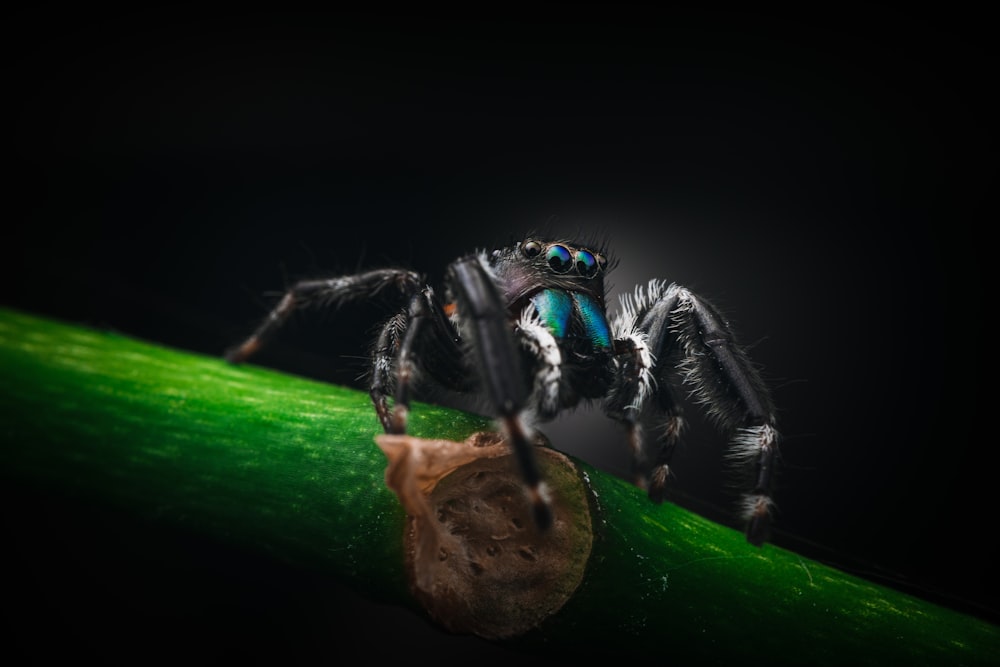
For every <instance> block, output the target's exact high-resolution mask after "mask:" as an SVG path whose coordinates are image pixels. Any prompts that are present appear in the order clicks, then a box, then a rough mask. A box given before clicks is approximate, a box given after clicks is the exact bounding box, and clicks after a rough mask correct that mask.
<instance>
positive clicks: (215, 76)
mask: <svg viewBox="0 0 1000 667" xmlns="http://www.w3.org/2000/svg"><path fill="white" fill-rule="evenodd" d="M977 20H979V19H977V17H974V16H970V17H962V16H944V17H942V16H934V15H930V14H918V15H914V14H912V13H910V14H898V13H894V12H889V11H882V10H869V11H866V12H864V13H857V14H846V13H845V14H839V15H828V16H820V15H815V16H812V15H810V16H806V15H801V16H795V15H786V14H766V13H744V14H727V13H707V12H705V13H684V12H675V13H670V12H660V13H655V14H654V13H650V12H648V11H646V10H639V9H631V10H630V9H619V10H617V11H616V12H615V14H614V15H609V14H608V13H607V12H606V11H605V10H603V9H597V8H590V9H588V8H579V7H577V8H572V9H570V8H568V7H567V8H566V9H565V10H563V11H561V12H559V13H556V12H555V11H551V12H550V13H547V14H541V13H526V14H518V15H515V14H510V15H499V14H498V15H496V16H492V17H488V18H487V17H480V16H472V15H469V16H465V17H462V16H460V15H447V14H439V15H423V14H417V13H413V14H406V13H402V14H393V13H389V12H386V13H378V12H372V13H363V12H340V13H324V14H305V13H304V14H290V13H281V14H252V15H251V14H241V15H233V16H207V15H204V14H198V15H184V14H180V13H175V12H170V11H163V12H160V13H154V12H145V13H142V14H124V15H122V14H117V15H114V16H110V15H109V16H99V15H90V14H88V15H85V16H84V15H79V16H73V15H65V14H63V15H60V16H59V17H48V16H41V15H23V16H21V17H19V18H18V20H17V21H16V22H15V23H14V24H13V25H12V26H11V27H12V29H13V30H14V32H16V33H17V35H16V37H17V39H15V40H14V42H12V43H11V45H10V46H11V47H12V48H11V49H10V51H9V53H8V56H7V58H6V65H7V66H8V70H7V74H6V76H5V84H6V85H5V87H6V88H7V95H6V98H7V102H6V106H7V113H8V121H7V124H6V126H7V135H8V137H9V138H10V139H11V142H12V146H11V150H10V151H9V152H8V164H9V166H12V167H13V170H14V172H15V173H14V175H13V177H10V176H8V185H9V186H12V187H10V192H9V195H8V210H9V211H10V213H9V214H7V215H5V216H4V218H5V219H6V224H5V227H6V231H5V232H4V238H5V241H4V244H3V246H4V251H5V252H4V253H3V254H4V261H3V276H2V278H3V283H2V290H3V292H2V303H3V305H7V306H13V307H16V308H20V309H24V310H27V311H30V312H35V313H40V314H47V315H52V316H56V317H59V318H62V319H66V320H69V321H74V322H80V323H84V324H88V325H93V326H97V327H101V328H107V329H113V330H117V331H120V332H124V333H127V334H131V335H134V336H137V337H140V338H143V339H147V340H151V341H156V342H159V343H164V344H167V345H170V346H175V347H179V348H184V349H189V350H194V351H198V352H203V353H206V354H212V355H216V354H219V353H221V351H222V350H223V349H224V348H225V347H227V346H229V345H231V344H232V343H234V342H235V341H237V340H239V339H240V337H241V336H243V335H245V334H246V333H247V332H248V331H249V330H250V329H251V328H252V327H253V325H254V324H255V323H256V322H257V321H258V318H260V317H261V316H262V315H263V314H264V313H265V312H266V311H267V308H268V307H269V305H270V304H271V303H273V301H272V299H273V295H274V294H275V293H276V292H280V291H281V289H282V288H283V287H284V286H286V285H288V284H289V283H290V282H291V281H293V280H294V279H296V278H299V277H305V276H315V275H327V274H337V273H349V272H353V271H355V270H357V269H358V268H361V267H372V266H383V265H390V264H392V265H404V266H408V267H412V268H415V269H417V270H420V271H422V272H425V273H426V274H427V276H428V279H429V280H430V281H431V282H437V281H438V280H439V279H440V277H441V275H442V274H443V271H444V268H445V266H446V265H447V263H448V261H450V260H451V259H453V258H455V257H457V256H458V255H460V254H462V253H464V252H467V251H469V250H472V249H476V248H482V247H487V248H489V247H492V246H493V245H494V244H502V243H506V242H507V241H509V240H510V239H511V238H519V237H520V236H521V235H523V234H524V233H525V232H527V231H529V230H531V229H535V228H549V229H552V230H554V231H556V232H558V233H562V234H566V235H568V236H577V235H578V234H579V235H581V236H582V237H585V238H589V237H591V236H593V235H595V234H596V235H606V236H607V237H608V238H609V239H610V245H611V248H612V251H613V253H614V254H615V256H617V258H618V259H619V260H620V265H619V267H618V269H616V271H615V272H614V273H613V274H612V277H611V282H612V283H613V286H612V297H613V298H612V301H613V302H615V303H616V302H617V298H616V295H618V294H621V293H623V292H625V291H628V290H631V289H632V287H633V286H634V285H636V284H645V282H646V281H647V280H648V279H650V278H653V277H657V278H664V279H667V280H669V281H676V282H679V283H682V284H685V285H686V286H688V287H690V288H692V289H694V290H695V291H697V292H699V293H700V294H702V295H703V296H706V297H708V298H709V299H711V300H713V301H715V302H716V303H717V304H718V305H720V306H721V307H722V308H723V309H724V310H725V311H726V312H727V314H728V315H729V316H730V317H731V320H732V322H733V324H734V326H735V327H736V328H737V330H738V331H739V332H740V334H741V339H742V341H743V342H744V343H746V344H748V345H750V346H751V353H752V356H753V357H754V360H755V361H756V362H758V363H759V364H760V365H761V366H762V368H763V371H764V374H765V376H766V377H767V378H768V380H769V382H770V383H771V385H772V387H773V389H774V397H775V400H776V402H777V404H778V406H779V409H780V420H781V430H782V433H783V436H784V440H783V449H782V451H783V465H782V474H781V477H780V480H779V490H778V503H779V509H780V511H779V514H778V523H777V526H778V532H777V534H776V536H775V541H776V542H777V543H779V544H783V545H786V546H789V547H790V548H793V549H796V550H798V551H800V552H801V553H803V554H806V555H811V556H814V557H817V558H819V559H821V560H824V561H827V562H832V563H834V564H837V565H839V566H841V567H844V568H845V569H848V570H850V571H854V572H858V573H861V574H863V575H865V576H870V577H873V578H875V579H876V580H878V581H881V582H883V583H894V584H897V585H900V586H902V587H904V589H906V590H909V591H912V592H918V593H919V594H921V595H924V596H926V597H929V598H931V599H934V600H936V601H941V602H944V603H946V604H950V605H953V606H956V607H958V608H961V609H963V610H966V611H971V612H973V613H976V614H980V615H983V616H985V617H988V618H991V619H993V620H994V621H995V620H996V619H997V618H998V613H997V603H996V598H995V597H993V595H992V592H991V587H992V586H993V585H995V583H996V582H995V579H996V576H995V574H994V572H993V571H992V570H991V569H989V568H988V567H987V565H988V561H989V560H990V558H991V556H992V554H991V553H990V550H989V547H988V546H987V543H988V542H989V541H990V539H991V538H992V535H991V531H992V529H993V525H994V522H993V521H992V520H991V519H992V517H993V515H994V511H993V495H992V494H991V493H990V486H989V481H988V475H987V469H988V468H989V467H990V466H991V465H992V464H991V462H990V461H991V457H992V456H993V450H994V447H993V445H994V443H993V442H992V439H989V438H988V437H987V436H984V435H983V434H982V431H981V429H980V423H981V421H983V420H982V419H981V417H980V410H981V409H984V408H985V407H986V406H985V402H984V401H983V399H982V396H981V393H980V392H981V390H980V382H981V377H982V375H983V371H982V370H981V365H982V364H984V363H985V360H986V359H987V358H988V356H989V354H988V350H989V349H990V347H991V346H990V343H989V341H988V340H987V339H985V337H984V334H985V327H984V326H983V324H982V316H983V310H984V304H983V301H982V298H983V292H984V290H983V287H982V278H981V264H982V262H983V260H984V254H985V252H984V246H985V244H986V243H987V242H988V241H987V240H986V239H985V237H984V236H983V232H982V231H981V230H982V229H983V223H984V222H985V223H986V224H989V223H988V221H987V220H985V219H984V217H983V215H982V214H981V212H980V210H979V198H980V196H981V195H982V193H983V192H984V191H985V188H986V186H987V182H988V181H987V171H986V170H985V169H984V168H983V167H984V165H985V161H986V155H987V153H988V145H989V141H988V137H987V135H986V118H985V112H984V110H983V107H982V105H981V104H980V99H979V93H978V92H977V90H978V89H979V88H978V87H979V86H983V85H985V84H986V81H985V80H983V79H980V71H981V68H982V64H983V60H984V59H985V53H986V46H985V43H984V42H981V41H978V40H977V38H976V36H975V33H974V31H973V30H971V29H970V28H971V27H974V26H975V24H976V22H977ZM14 26H16V27H14ZM269 295H270V296H269ZM378 315H379V313H378V312H377V311H375V310H374V309H369V308H365V307H358V308H356V309H354V310H351V312H342V313H341V315H340V316H339V317H332V316H329V315H326V316H323V315H318V314H317V315H315V316H313V317H309V316H303V317H300V318H297V320H296V325H295V326H293V327H291V328H290V329H289V330H288V331H287V332H285V333H284V335H283V336H282V338H281V340H279V341H277V343H276V344H275V346H274V347H273V348H271V349H269V350H268V351H267V352H266V353H265V354H263V355H261V357H260V358H259V359H258V361H259V362H260V363H263V364H268V365H273V366H276V367H280V368H284V369H286V370H289V371H291V372H296V373H301V374H305V375H310V376H313V377H318V378H321V379H325V380H329V381H332V382H337V383H343V384H358V382H357V377H358V376H359V374H360V373H361V372H362V371H363V370H364V360H363V359H362V358H361V357H362V355H363V354H364V353H365V350H366V345H367V341H368V337H369V336H370V335H371V333H372V330H373V328H374V327H375V326H376V325H377V323H378V317H377V316H378ZM358 386H360V385H358ZM691 417H692V419H691V421H692V422H693V424H692V428H691V430H690V431H689V432H688V437H687V440H686V442H687V445H686V446H685V448H684V449H683V450H682V451H681V452H680V453H679V455H678V458H677V460H676V470H677V474H678V481H677V483H678V488H679V490H680V491H681V492H682V493H684V494H686V496H688V497H689V498H690V500H689V501H688V502H690V503H692V505H694V506H696V507H699V508H700V509H702V510H703V511H705V512H707V513H709V514H710V515H713V516H716V517H718V518H720V520H726V518H727V517H728V514H727V511H728V510H727V507H728V503H730V500H731V499H730V498H729V497H728V496H727V495H726V493H725V492H724V486H725V477H724V476H723V474H722V473H721V467H722V466H721V455H722V451H723V445H724V439H723V438H721V437H719V436H718V435H717V434H715V433H714V432H712V431H711V430H710V429H709V428H708V427H707V426H706V425H705V424H704V423H703V422H701V421H700V420H699V419H698V418H697V416H696V415H691ZM605 421H606V420H604V419H603V417H602V416H601V415H600V414H599V411H597V412H595V414H586V413H584V412H580V411H578V412H577V413H575V414H573V415H567V416H566V418H563V419H560V420H559V422H558V423H557V424H555V425H554V426H553V428H552V429H550V430H548V432H549V435H550V437H551V438H552V440H553V444H554V445H555V446H556V447H559V448H562V449H566V450H569V451H571V452H572V453H574V454H577V455H579V456H581V457H583V458H585V459H587V460H589V461H591V462H593V463H594V464H596V465H598V466H600V467H603V468H605V469H607V470H609V471H611V472H613V473H615V474H624V473H625V471H626V470H627V454H626V451H625V448H624V445H622V446H621V447H611V448H609V447H608V446H607V442H609V441H610V442H618V441H619V440H617V439H616V438H618V435H617V434H616V433H615V431H614V429H613V428H612V427H611V426H610V425H605ZM602 429H607V431H606V434H605V433H604V431H603V430H602ZM605 435H606V436H607V437H604V436H605ZM18 492H19V493H21V492H22V491H21V490H19V491H18ZM23 492H24V493H28V494H30V493H31V491H30V490H28V491H23ZM30 502H31V504H32V506H33V507H34V510H33V511H32V512H24V511H20V510H18V511H16V512H15V511H10V512H8V514H9V517H8V524H9V525H8V532H10V534H12V535H13V541H14V543H15V544H16V545H17V546H18V548H17V552H18V553H20V554H21V555H22V556H23V559H22V561H23V562H22V563H21V565H22V567H23V570H22V572H23V573H24V576H25V577H26V578H25V579H24V580H25V581H32V582H33V584H32V585H33V586H36V587H38V588H37V589H35V591H34V592H32V593H29V594H25V595H24V596H22V597H20V598H18V600H19V601H20V604H21V605H23V613H21V614H20V615H19V616H20V618H19V622H18V623H17V624H15V626H14V627H15V628H16V629H17V633H18V635H19V636H20V637H21V638H22V639H23V640H24V642H23V643H24V644H25V645H30V646H32V647H33V650H36V651H40V652H41V654H44V652H45V651H46V650H52V647H51V646H45V644H44V642H43V643H42V644H38V643H34V642H36V641H37V640H36V639H35V637H36V633H35V630H38V629H39V628H47V629H48V630H46V632H48V631H49V630H51V628H53V627H55V628H57V629H58V630H59V632H58V633H57V634H61V636H64V637H69V638H71V640H70V641H72V642H73V644H74V646H75V647H76V649H77V650H79V651H80V652H81V654H85V655H95V656H102V657H106V658H107V657H115V656H120V655H122V654H125V653H126V652H127V647H131V646H133V645H139V644H145V645H156V646H159V647H160V650H168V649H171V647H172V648H173V649H176V650H177V651H178V653H181V652H183V650H184V648H185V647H188V646H194V645H195V644H196V643H198V642H207V643H205V644H204V646H208V648H204V646H203V647H202V649H201V650H202V652H203V655H205V656H208V657H212V656H215V655H218V656H228V657H234V656H235V655H237V654H239V653H240V651H246V652H249V653H253V654H256V655H262V654H264V653H266V652H267V651H269V650H274V651H275V652H279V651H284V652H286V655H287V654H288V652H291V654H298V655H301V656H318V657H321V658H323V657H327V658H334V657H336V656H338V655H343V654H344V653H346V652H351V651H353V650H354V649H356V648H359V647H362V646H364V647H365V650H366V651H368V652H369V653H368V655H371V656H372V657H377V656H379V655H382V656H384V657H395V656H401V655H404V654H405V652H409V651H410V650H416V651H430V652H433V654H434V655H438V656H448V655H479V656H480V658H479V659H480V660H483V659H486V658H487V657H490V656H498V657H503V656H504V655H506V651H505V649H499V648H496V647H493V646H491V645H489V644H486V643H485V642H479V641H478V640H472V639H468V638H454V637H449V636H447V635H443V634H441V633H438V632H437V631H436V630H434V629H433V628H431V627H430V626H427V625H426V624H425V623H424V622H423V621H422V620H420V619H419V618H417V617H416V616H414V615H413V614H411V613H410V612H408V611H405V610H399V609H395V608H391V607H382V606H380V605H373V604H371V603H369V602H367V601H365V600H360V599H357V598H356V597H354V596H353V595H352V594H350V593H349V592H347V591H346V590H341V588H339V584H335V583H332V582H327V581H317V578H316V577H315V575H313V574H311V573H303V572H296V571H290V570H289V569H288V568H286V567H285V566H283V565H281V564H277V563H273V562H270V561H267V560H264V559H260V558H258V557H257V556H255V555H252V554H244V553H239V552H234V551H233V550H231V549H227V548H226V547H225V546H224V545H216V544H213V543H209V542H208V541H206V540H204V539H202V538H198V537H196V536H190V535H185V534H180V533H177V532H174V531H173V530H172V529H171V528H169V527H165V526H149V525H147V524H144V523H142V522H136V521H133V520H132V519H130V518H129V517H127V516H122V515H119V514H117V513H116V512H115V511H112V510H108V509H106V508H101V507H90V506H81V507H75V508H72V509H68V508H66V507H64V506H62V505H61V504H60V503H59V502H58V501H57V500H55V499H50V498H48V497H46V496H44V495H43V494H39V495H38V497H35V498H32V499H31V500H30ZM25 517H29V518H27V519H26V518H25ZM39 517H41V518H42V520H44V521H49V522H52V523H51V525H52V526H58V530H56V529H53V530H52V531H46V533H47V534H46V536H45V537H44V538H40V537H39V536H38V535H35V534H34V533H31V532H30V528H29V527H28V526H33V525H38V521H37V520H38V518H39ZM124 534H127V535H128V537H127V538H126V537H123V535H124ZM102 544H103V545H104V546H101V545H102ZM109 545H110V546H109ZM150 545H154V546H153V547H150ZM52 548H59V549H64V550H65V552H64V553H65V554H66V555H67V559H68V561H69V562H70V563H71V564H70V565H68V566H65V567H66V568H68V569H64V570H63V572H64V574H62V575H58V574H52V573H50V572H48V569H47V568H48V567H49V566H53V564H52V563H50V562H49V561H47V560H46V557H45V556H44V555H43V553H47V552H48V551H50V550H51V549H52ZM153 552H159V555H152V553H153ZM118 554H121V555H118ZM136 561H138V562H139V563H140V564H139V565H134V564H133V563H134V562H136ZM149 572H153V573H155V576H150V575H149ZM88 575H90V576H88ZM81 580H83V581H82V583H81ZM39 582H44V583H39ZM67 591H68V593H67ZM345 610H346V611H348V612H349V616H346V617H345V616H344V615H343V614H342V613H341V612H343V611H345ZM222 619H226V620H222ZM110 628H118V629H119V630H121V629H124V630H123V631H113V632H112V631H111V630H110ZM37 634H38V635H39V636H41V635H45V633H43V632H42V631H39V632H38V633H37ZM46 636H47V635H46ZM390 636H391V637H394V638H397V639H398V638H400V637H405V638H407V639H406V641H405V642H402V641H392V642H381V641H376V643H375V645H374V646H372V645H371V644H372V641H371V640H372V638H380V637H390ZM236 646H242V647H243V648H242V649H237V648H235V647H236ZM404 649H405V652H404ZM380 651H381V653H380ZM475 652H478V654H477V653H475ZM520 659H522V660H524V659H525V658H523V657H521V658H520Z"/></svg>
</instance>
